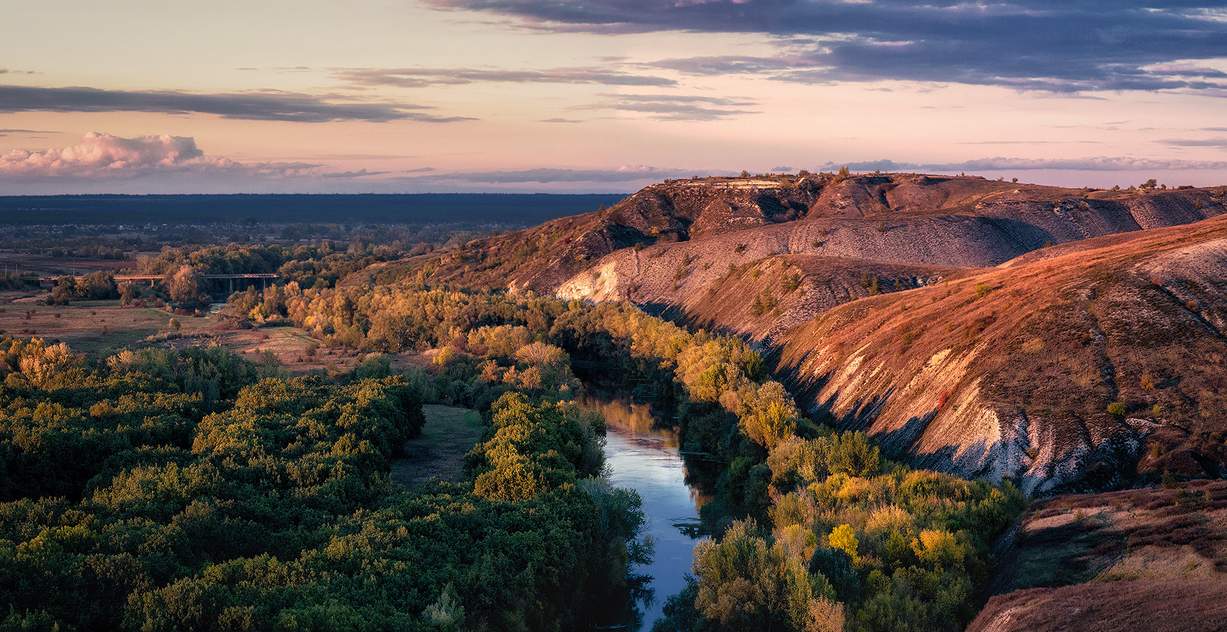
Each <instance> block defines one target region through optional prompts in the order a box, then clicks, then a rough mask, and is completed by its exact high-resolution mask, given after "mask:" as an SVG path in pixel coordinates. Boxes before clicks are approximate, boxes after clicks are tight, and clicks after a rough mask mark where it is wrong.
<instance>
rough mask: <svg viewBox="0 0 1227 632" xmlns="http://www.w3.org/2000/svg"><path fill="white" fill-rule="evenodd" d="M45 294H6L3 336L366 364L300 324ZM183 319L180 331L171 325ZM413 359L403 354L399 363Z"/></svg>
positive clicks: (302, 367) (91, 351)
mask: <svg viewBox="0 0 1227 632" xmlns="http://www.w3.org/2000/svg"><path fill="white" fill-rule="evenodd" d="M45 295H46V293H45V292H35V291H29V292H21V291H10V292H0V335H9V336H15V337H21V338H28V337H39V338H44V339H46V340H49V341H53V342H65V343H68V345H69V346H71V347H72V348H73V349H74V350H76V351H79V352H82V353H85V354H87V355H89V356H92V357H105V356H108V355H110V354H112V353H115V352H116V351H119V350H120V349H124V348H135V347H142V346H151V345H157V346H165V347H175V348H182V347H186V346H195V345H207V344H219V345H221V346H223V347H226V348H228V349H231V350H232V351H235V352H236V353H240V354H242V355H244V356H246V357H248V358H249V359H251V360H254V361H258V362H263V363H276V364H280V365H281V366H283V367H285V368H286V369H287V370H289V371H292V372H296V373H299V372H308V371H317V370H323V371H330V372H334V371H345V370H348V369H351V368H353V367H354V366H356V365H357V364H358V363H360V362H361V361H362V359H363V357H364V354H362V353H358V352H355V351H352V350H349V349H339V348H338V349H331V348H324V347H321V346H320V344H319V342H318V341H316V340H314V339H313V338H311V337H310V336H308V335H307V334H305V333H303V332H302V331H301V330H299V329H296V328H294V327H288V326H287V327H261V328H258V329H238V328H234V327H229V326H226V325H225V324H224V323H223V322H222V321H221V319H220V318H218V317H217V316H216V315H208V316H182V315H178V316H175V315H172V314H171V313H169V312H167V311H166V310H162V309H157V308H154V307H121V306H120V305H119V301H116V300H110V301H74V302H73V303H72V304H70V305H44V304H43V303H42V301H41V300H40V299H41V298H42V297H44V296H45ZM172 317H173V318H174V319H175V320H177V321H178V322H179V330H178V331H174V330H173V329H172V327H171V325H170V320H171V318H172ZM408 363H409V362H408V361H407V360H406V359H405V358H398V359H397V365H398V366H402V365H405V364H408Z"/></svg>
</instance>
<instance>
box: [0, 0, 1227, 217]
mask: <svg viewBox="0 0 1227 632" xmlns="http://www.w3.org/2000/svg"><path fill="white" fill-rule="evenodd" d="M0 16H4V19H3V20H0V194H55V193H103V192H106V193H230V192H308V193H311V192H321V193H322V192H328V193H333V192H336V193H346V192H386V193H394V192H409V193H412V192H448V191H493V192H503V191H507V192H511V191H525V192H528V191H532V192H577V191H583V192H628V191H633V190H635V189H637V188H639V187H641V186H644V185H646V184H648V183H651V182H654V181H658V180H661V179H665V178H671V177H689V176H693V175H708V174H732V173H737V172H739V171H741V170H743V169H745V170H749V171H751V172H755V173H759V172H770V171H778V172H795V171H797V170H800V169H809V170H811V171H816V170H824V169H825V170H833V169H836V168H838V167H839V166H841V165H848V166H849V167H850V168H852V169H853V170H861V171H872V170H877V169H881V170H884V171H922V172H928V173H960V172H965V173H969V174H979V175H983V176H985V177H990V178H998V177H1004V178H1007V179H1008V178H1018V179H1019V180H1021V181H1026V182H1040V183H1048V184H1060V185H1069V186H1096V187H1107V186H1112V185H1115V184H1120V185H1122V186H1127V185H1130V184H1138V183H1140V182H1142V181H1144V180H1146V179H1148V178H1152V177H1153V178H1158V179H1159V181H1160V182H1164V183H1166V184H1169V185H1173V186H1176V185H1185V184H1191V185H1199V186H1200V185H1212V184H1227V3H1225V2H1224V0H1219V1H1218V2H1211V1H1210V0H1187V1H1180V0H1177V1H1172V2H1161V1H1157V0H1156V1H1152V2H1133V1H1130V0H1006V1H1000V2H997V1H991V0H986V1H983V2H965V1H959V2H950V1H948V0H930V1H929V2H927V3H924V4H918V3H913V2H904V1H902V0H824V1H818V0H810V1H801V0H711V1H708V0H673V1H657V0H584V1H582V2H570V1H567V0H553V1H550V2H529V1H522V0H419V1H416V2H415V1H412V0H401V1H394V0H365V1H363V0H354V1H352V2H346V3H339V2H334V1H330V0H293V1H283V0H261V1H260V2H251V1H250V0H247V1H242V2H240V1H231V0H213V1H212V2H209V3H186V2H162V3H158V2H151V1H148V0H145V1H130V0H109V1H108V2H104V3H103V2H99V3H89V2H83V1H81V0H76V1H72V2H69V1H63V0H39V1H38V2H31V1H29V0H20V1H18V0H0Z"/></svg>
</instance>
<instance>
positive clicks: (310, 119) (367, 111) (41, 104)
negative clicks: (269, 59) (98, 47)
mask: <svg viewBox="0 0 1227 632" xmlns="http://www.w3.org/2000/svg"><path fill="white" fill-rule="evenodd" d="M429 109H430V108H427V107H424V106H419V105H406V104H396V103H373V102H338V101H334V100H330V99H327V98H323V97H318V96H313V95H309V94H300V93H294V92H234V93H221V94H201V93H193V92H179V91H171V90H154V91H136V90H132V91H129V90H100V89H97V88H82V87H69V88H41V87H30V86H9V85H0V112H32V111H41V112H162V113H167V114H187V113H199V114H214V115H217V116H221V117H223V118H230V119H249V120H259V121H294V122H300V123H323V122H328V121H370V122H380V123H381V122H386V121H396V120H411V121H421V122H425V123H449V122H453V121H460V120H465V118H464V117H457V116H440V115H437V114H433V113H431V112H429V111H428V110H429Z"/></svg>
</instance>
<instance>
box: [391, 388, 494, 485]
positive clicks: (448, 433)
mask: <svg viewBox="0 0 1227 632" xmlns="http://www.w3.org/2000/svg"><path fill="white" fill-rule="evenodd" d="M422 409H423V411H424V412H425V413H426V425H425V426H423V427H422V436H420V437H418V438H417V439H412V440H410V441H408V442H406V443H405V452H406V456H405V458H403V459H399V460H397V461H396V462H395V463H393V464H392V480H393V481H396V482H397V483H400V484H402V485H405V486H407V487H413V486H416V485H420V484H422V483H425V482H427V481H431V480H441V481H452V482H455V481H460V480H462V479H463V478H464V455H465V454H466V453H468V451H469V450H470V449H471V448H472V447H473V445H474V444H476V443H477V442H478V440H480V439H481V434H482V430H483V429H484V425H483V424H482V421H481V415H479V414H478V413H477V411H475V410H472V409H469V408H456V407H453V406H440V405H435V404H428V405H426V406H423V407H422Z"/></svg>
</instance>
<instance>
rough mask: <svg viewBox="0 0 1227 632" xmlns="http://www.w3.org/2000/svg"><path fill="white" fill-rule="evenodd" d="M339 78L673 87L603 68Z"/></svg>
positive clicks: (369, 82) (358, 71) (411, 71)
mask: <svg viewBox="0 0 1227 632" xmlns="http://www.w3.org/2000/svg"><path fill="white" fill-rule="evenodd" d="M334 74H335V75H336V77H337V78H338V79H341V80H342V81H347V82H349V83H353V84H357V85H362V86H399V87H402V88H420V87H424V86H438V85H461V84H468V83H479V82H492V83H569V84H597V85H606V86H673V85H677V82H676V81H674V80H672V79H667V78H665V77H653V76H650V75H637V74H632V73H628V72H623V71H620V70H613V69H604V68H584V67H581V68H552V69H549V70H500V69H489V68H487V69H482V68H343V69H340V70H337V71H336V72H335V73H334Z"/></svg>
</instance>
